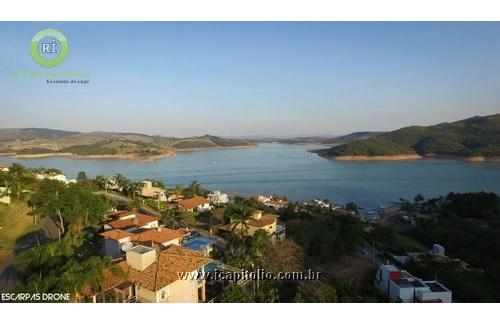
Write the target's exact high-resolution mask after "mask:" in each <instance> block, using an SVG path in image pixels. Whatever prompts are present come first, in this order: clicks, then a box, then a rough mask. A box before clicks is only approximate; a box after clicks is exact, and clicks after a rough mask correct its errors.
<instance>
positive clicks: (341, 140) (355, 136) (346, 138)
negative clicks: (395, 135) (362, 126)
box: [321, 131, 385, 144]
mask: <svg viewBox="0 0 500 334" xmlns="http://www.w3.org/2000/svg"><path fill="white" fill-rule="evenodd" d="M383 133H385V132H382V131H379V132H377V131H361V132H353V133H350V134H347V135H343V136H338V137H334V138H332V139H325V140H323V141H322V142H321V143H322V144H347V143H352V142H353V141H357V140H362V139H368V138H372V137H375V136H378V135H381V134H383Z"/></svg>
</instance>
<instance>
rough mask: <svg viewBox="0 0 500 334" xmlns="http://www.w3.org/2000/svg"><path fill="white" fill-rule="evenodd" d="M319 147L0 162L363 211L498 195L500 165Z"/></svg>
mask: <svg viewBox="0 0 500 334" xmlns="http://www.w3.org/2000/svg"><path fill="white" fill-rule="evenodd" d="M319 147H321V146H318V145H282V144H260V145H258V146H257V147H252V148H234V149H214V150H206V151H196V152H188V153H179V154H177V155H176V156H175V157H172V158H167V159H162V160H157V161H155V162H148V163H143V162H130V161H124V160H113V159H110V160H83V159H70V158H64V157H51V158H40V159H17V158H14V157H0V161H1V162H4V163H12V162H20V163H22V164H23V165H25V166H28V167H39V166H45V167H55V168H58V169H61V170H62V171H63V172H64V173H65V174H66V175H67V176H68V177H71V178H74V177H76V175H77V173H78V172H79V171H82V170H83V171H85V172H86V173H87V175H88V176H92V177H94V176H96V175H108V176H112V175H115V174H116V173H121V174H123V175H125V176H127V177H128V178H131V179H133V180H143V179H147V178H151V179H156V180H160V181H162V182H164V183H165V184H166V185H167V186H173V185H176V184H182V185H187V184H189V182H190V181H192V180H198V181H199V182H200V183H201V184H202V185H203V187H205V188H207V189H210V190H217V189H220V190H223V191H225V192H229V193H230V194H240V195H243V196H249V195H256V194H278V195H283V196H286V197H287V198H288V199H290V200H293V201H308V200H311V199H314V198H317V197H319V198H328V199H330V200H332V201H336V202H340V203H344V204H345V203H347V202H349V201H354V202H356V203H358V204H359V205H360V206H362V207H366V208H373V207H376V206H378V205H387V204H388V203H390V202H391V201H393V200H397V199H399V198H406V199H412V198H413V197H414V196H415V195H416V194H417V193H421V194H423V195H424V196H425V197H429V196H439V195H446V194H447V193H448V192H451V191H454V192H465V191H480V190H485V191H494V192H496V193H500V163H493V162H488V163H470V162H463V161H458V160H457V161H455V160H422V161H390V162H380V161H377V162H340V161H333V160H327V159H324V158H321V157H319V156H317V155H316V154H314V153H309V152H307V150H310V149H315V148H319Z"/></svg>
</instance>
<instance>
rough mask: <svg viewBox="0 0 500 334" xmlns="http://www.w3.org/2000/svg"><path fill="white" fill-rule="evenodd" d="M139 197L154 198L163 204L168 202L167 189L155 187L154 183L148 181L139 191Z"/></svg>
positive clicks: (144, 182)
mask: <svg viewBox="0 0 500 334" xmlns="http://www.w3.org/2000/svg"><path fill="white" fill-rule="evenodd" d="M139 195H141V196H142V197H147V198H154V199H157V200H160V201H161V202H166V201H167V196H166V195H165V189H163V188H159V187H154V186H153V182H152V181H149V180H146V181H143V182H142V187H141V189H140V190H139Z"/></svg>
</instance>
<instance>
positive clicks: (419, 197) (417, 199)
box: [413, 194, 425, 203]
mask: <svg viewBox="0 0 500 334" xmlns="http://www.w3.org/2000/svg"><path fill="white" fill-rule="evenodd" d="M424 200H425V199H424V196H422V194H418V195H417V196H415V198H414V199H413V201H414V202H415V203H420V202H423V201H424Z"/></svg>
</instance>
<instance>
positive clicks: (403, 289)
mask: <svg viewBox="0 0 500 334" xmlns="http://www.w3.org/2000/svg"><path fill="white" fill-rule="evenodd" d="M375 287H377V288H378V289H379V290H380V291H382V292H383V293H384V294H386V295H387V296H388V297H389V300H390V301H391V302H399V303H451V302H452V292H451V291H450V290H449V289H448V288H446V287H445V286H444V285H443V284H441V283H440V282H438V281H435V280H434V281H423V280H421V279H420V278H417V277H415V276H413V275H412V274H410V273H409V272H407V271H406V270H400V269H399V268H398V267H396V266H395V265H392V264H382V265H381V266H380V267H379V269H378V271H377V275H376V278H375Z"/></svg>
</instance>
